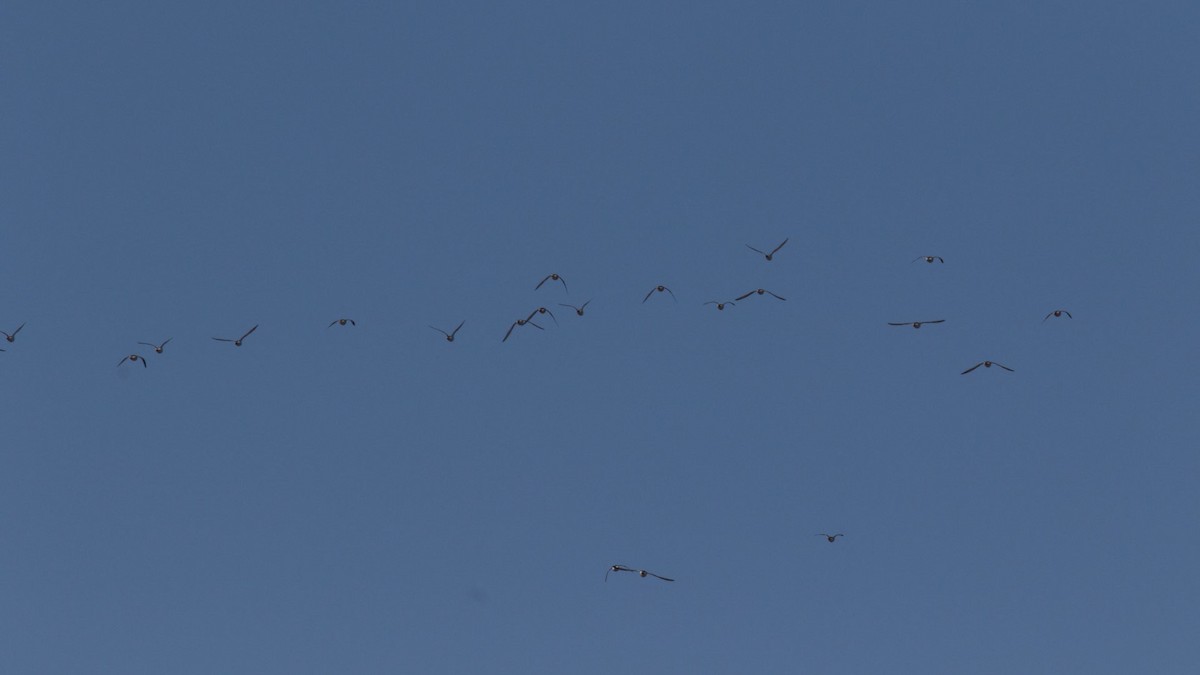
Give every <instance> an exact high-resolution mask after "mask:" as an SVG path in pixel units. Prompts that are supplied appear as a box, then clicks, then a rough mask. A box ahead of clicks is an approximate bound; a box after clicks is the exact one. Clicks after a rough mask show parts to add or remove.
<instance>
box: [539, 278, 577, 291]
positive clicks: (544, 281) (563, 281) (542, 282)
mask: <svg viewBox="0 0 1200 675" xmlns="http://www.w3.org/2000/svg"><path fill="white" fill-rule="evenodd" d="M551 279H553V280H554V281H561V282H562V285H563V290H564V291H567V280H566V279H564V278H562V277H560V276H558V275H557V274H547V275H546V278H545V279H542V280H541V281H539V282H538V285H537V286H534V287H533V290H535V291H536V290H537V289H539V288H541V287H542V284H544V283H546V282H547V281H550V280H551ZM567 292H568V293H570V291H567Z"/></svg>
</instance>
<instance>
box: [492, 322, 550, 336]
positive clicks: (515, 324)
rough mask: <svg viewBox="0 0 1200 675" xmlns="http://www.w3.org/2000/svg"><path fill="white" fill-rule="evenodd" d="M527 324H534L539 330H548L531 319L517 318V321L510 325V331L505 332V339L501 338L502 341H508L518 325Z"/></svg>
mask: <svg viewBox="0 0 1200 675" xmlns="http://www.w3.org/2000/svg"><path fill="white" fill-rule="evenodd" d="M526 324H528V325H530V326H533V327H534V328H536V329H538V330H546V329H545V328H542V327H541V326H539V325H537V324H536V323H534V322H532V321H530V320H529V319H517V320H516V321H514V322H513V325H511V326H509V327H508V332H507V333H505V334H504V339H503V340H501V342H508V336H509V335H512V332H513V329H514V328H516V327H517V326H524V325H526Z"/></svg>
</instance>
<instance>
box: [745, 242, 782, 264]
mask: <svg viewBox="0 0 1200 675" xmlns="http://www.w3.org/2000/svg"><path fill="white" fill-rule="evenodd" d="M788 239H791V237H788ZM786 243H788V240H787V239H784V240H783V244H786ZM783 244H780V245H778V246H776V247H775V248H773V249H771V252H770V253H767V252H766V251H760V250H758V249H756V248H754V247H753V246H751V245H750V244H746V248H748V249H750V250H751V251H754V252H755V253H759V254H762V255H763V256H764V257H766V259H767V262H771V259H772V258H774V257H775V254H776V253H778V252H779V249H781V248H783Z"/></svg>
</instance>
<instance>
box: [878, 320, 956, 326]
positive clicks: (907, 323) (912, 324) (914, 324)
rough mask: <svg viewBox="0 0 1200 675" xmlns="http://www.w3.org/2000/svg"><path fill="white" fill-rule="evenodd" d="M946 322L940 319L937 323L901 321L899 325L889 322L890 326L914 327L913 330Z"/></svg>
mask: <svg viewBox="0 0 1200 675" xmlns="http://www.w3.org/2000/svg"><path fill="white" fill-rule="evenodd" d="M945 322H946V320H945V319H938V320H937V321H912V322H909V321H901V322H899V323H893V322H891V321H889V322H888V325H889V326H912V327H913V328H920V327H921V326H922V325H924V324H927V323H945Z"/></svg>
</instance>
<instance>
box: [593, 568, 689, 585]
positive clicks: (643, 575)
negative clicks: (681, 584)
mask: <svg viewBox="0 0 1200 675" xmlns="http://www.w3.org/2000/svg"><path fill="white" fill-rule="evenodd" d="M610 572H637V575H638V576H639V577H643V578H644V577H648V576H649V577H654V578H655V579H662V580H663V581H675V580H674V579H668V578H666V577H663V576H659V575H657V574H655V573H653V572H647V571H646V570H638V569H634V568H632V567H628V566H626V565H613V566H612V567H609V568H608V572H605V573H604V581H606V582H607V581H608V575H609V573H610Z"/></svg>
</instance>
